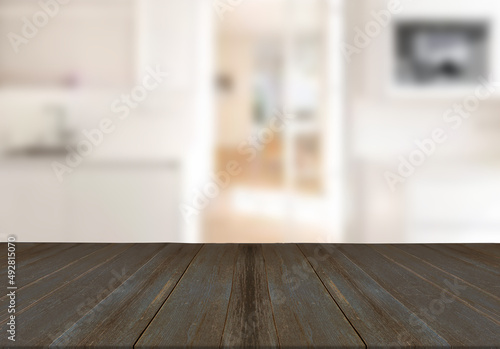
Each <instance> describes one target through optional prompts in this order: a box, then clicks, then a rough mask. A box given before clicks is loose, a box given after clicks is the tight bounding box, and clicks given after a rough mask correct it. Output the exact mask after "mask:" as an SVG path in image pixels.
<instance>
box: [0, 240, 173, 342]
mask: <svg viewBox="0 0 500 349" xmlns="http://www.w3.org/2000/svg"><path fill="white" fill-rule="evenodd" d="M162 248H163V245H161V244H139V245H134V246H132V247H131V248H129V249H126V250H125V251H124V252H122V253H120V254H118V255H117V256H115V257H114V258H113V259H111V260H109V261H108V262H107V263H103V264H101V265H100V266H99V267H97V268H94V269H93V270H91V271H90V272H88V273H86V274H84V275H83V276H82V277H80V278H77V279H75V280H73V282H70V283H68V284H66V285H64V286H63V287H60V288H58V289H57V290H56V291H55V292H52V293H50V294H49V295H48V296H47V297H45V298H43V299H41V300H39V301H38V302H36V303H35V304H34V305H33V306H31V307H28V308H26V309H25V310H24V311H20V312H16V313H17V322H18V323H19V324H22V326H18V329H17V332H18V333H17V338H18V339H19V341H16V344H17V345H21V346H31V347H33V346H47V345H49V344H50V343H52V342H53V341H54V340H55V339H56V338H57V337H59V336H60V335H61V334H62V333H64V332H65V331H66V330H67V329H68V328H70V327H71V326H73V324H74V323H76V322H77V321H78V320H79V319H80V318H81V317H82V316H83V315H84V314H85V308H86V306H88V305H90V306H91V307H93V306H95V304H98V303H99V302H100V301H101V300H102V299H104V298H105V297H106V296H107V295H109V294H110V293H112V292H113V291H114V290H115V289H116V288H117V287H119V286H120V285H121V284H122V283H123V282H125V280H126V279H128V278H129V277H130V276H131V275H133V274H134V273H135V272H136V271H137V270H138V269H139V268H141V267H142V266H143V265H144V264H145V263H147V262H148V261H149V260H150V259H151V258H153V257H154V256H155V255H156V254H157V253H158V252H159V251H160V250H161V249H162ZM6 340H7V339H6V337H2V338H0V346H5V345H6V344H7V343H6Z"/></svg>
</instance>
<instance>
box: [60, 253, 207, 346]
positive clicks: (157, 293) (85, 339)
mask: <svg viewBox="0 0 500 349" xmlns="http://www.w3.org/2000/svg"><path fill="white" fill-rule="evenodd" d="M200 248H201V245H182V244H169V245H166V246H165V247H164V248H163V249H162V250H161V251H160V252H158V253H157V254H156V255H155V256H154V257H153V258H152V259H151V260H150V261H149V262H147V263H146V264H145V265H144V266H142V267H141V268H140V269H138V270H137V271H136V272H135V273H134V274H133V275H132V276H131V277H130V278H128V279H127V280H126V281H125V282H124V283H123V284H121V285H120V286H119V287H118V288H116V289H115V290H114V291H113V292H112V293H111V294H109V295H108V296H107V297H106V298H105V299H104V300H103V301H102V302H100V303H99V304H97V305H96V306H95V307H94V308H92V309H91V310H90V311H89V312H88V313H87V314H85V315H84V316H83V317H82V318H81V319H80V320H78V322H76V323H75V324H74V325H73V326H72V327H71V328H69V329H68V330H67V331H66V332H65V333H63V334H62V335H61V336H60V337H59V338H57V339H56V340H55V341H54V342H53V343H52V345H53V346H65V347H66V346H85V347H87V346H94V347H112V346H120V347H132V346H133V345H134V344H135V342H136V341H137V339H138V338H139V336H140V335H141V333H142V332H143V330H144V329H145V328H146V326H147V325H148V324H149V322H150V321H151V320H152V318H153V316H154V315H155V314H156V312H157V311H158V309H159V308H160V306H161V305H162V304H163V302H164V301H165V299H166V298H167V297H168V295H169V294H170V292H171V291H172V290H173V288H174V286H175V285H176V284H177V282H178V281H179V279H180V277H181V276H182V274H183V273H184V271H185V270H186V268H187V267H188V265H189V263H190V262H191V261H192V260H193V258H194V256H195V255H196V253H197V252H198V251H199V250H200Z"/></svg>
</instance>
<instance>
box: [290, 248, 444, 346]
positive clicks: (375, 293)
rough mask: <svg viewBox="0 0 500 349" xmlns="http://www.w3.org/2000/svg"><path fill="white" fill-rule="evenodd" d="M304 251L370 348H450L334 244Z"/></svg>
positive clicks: (303, 249)
mask: <svg viewBox="0 0 500 349" xmlns="http://www.w3.org/2000/svg"><path fill="white" fill-rule="evenodd" d="M299 247H300V249H301V250H302V251H303V252H304V255H305V256H306V257H307V259H308V260H309V261H310V263H311V265H312V266H313V267H314V269H315V270H316V272H317V274H318V276H319V277H320V278H321V280H322V281H323V283H324V284H325V286H326V288H327V289H328V291H329V292H330V294H331V295H332V297H333V298H334V299H335V300H336V301H337V303H338V304H339V306H340V308H341V309H342V311H343V312H344V313H345V314H346V316H347V317H348V318H349V319H350V321H351V323H352V325H353V326H354V328H356V330H357V331H358V333H359V334H360V336H361V337H362V338H363V340H364V342H365V343H366V344H367V346H368V348H386V347H391V346H398V347H404V346H411V347H425V348H432V347H442V348H444V347H449V344H448V343H447V342H446V341H445V340H444V339H443V338H442V337H440V336H439V335H438V334H437V333H436V332H435V331H434V330H433V329H432V328H430V327H429V326H427V324H426V323H425V322H424V321H422V320H421V319H419V318H418V317H416V316H415V314H414V313H413V312H411V311H410V310H409V309H408V308H406V307H405V306H404V305H403V304H402V303H401V302H399V301H398V300H397V299H396V298H394V297H393V296H392V295H391V294H390V293H389V292H388V291H387V290H385V289H384V288H383V287H381V286H380V285H379V284H378V283H377V282H376V281H375V280H374V279H372V278H371V277H370V276H369V275H368V274H367V273H365V272H364V271H363V270H362V269H361V268H360V267H359V266H357V265H356V264H355V263H353V262H352V261H351V260H350V259H349V258H347V257H346V256H345V255H344V254H343V253H342V252H340V251H339V250H338V249H337V248H336V247H335V246H333V245H326V246H324V245H318V244H300V245H299Z"/></svg>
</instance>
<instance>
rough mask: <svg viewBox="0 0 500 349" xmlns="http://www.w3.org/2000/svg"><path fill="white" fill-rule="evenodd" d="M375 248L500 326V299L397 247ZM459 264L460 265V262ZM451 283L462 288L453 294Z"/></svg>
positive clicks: (379, 246) (383, 246)
mask: <svg viewBox="0 0 500 349" xmlns="http://www.w3.org/2000/svg"><path fill="white" fill-rule="evenodd" d="M373 248H374V249H375V250H376V251H378V252H379V253H380V254H382V255H383V256H385V257H386V258H387V259H389V260H390V261H391V262H393V263H395V264H398V265H400V266H402V267H403V268H406V269H407V270H408V271H410V272H412V273H414V274H415V275H418V276H420V277H422V278H424V279H425V280H427V281H429V282H430V283H432V284H433V285H435V286H437V287H439V288H441V289H445V290H447V291H448V293H449V295H450V297H453V298H454V299H455V300H458V301H461V302H463V303H465V304H467V305H468V306H470V307H471V308H474V309H475V310H477V311H478V312H480V313H482V314H483V315H484V316H487V317H489V318H490V319H491V320H493V321H494V322H496V323H497V324H498V325H500V297H497V296H495V295H492V294H490V293H488V292H485V291H484V290H482V289H481V288H480V287H477V286H476V285H474V284H471V283H469V282H467V281H466V280H464V279H462V278H459V277H458V276H456V275H454V274H451V273H449V272H447V271H444V270H442V269H439V268H436V267H434V266H433V265H432V264H430V263H428V262H427V261H425V260H423V259H420V258H417V257H415V256H414V255H411V254H408V253H406V252H404V251H402V249H401V248H397V246H387V245H375V246H373ZM462 263H464V264H465V263H467V264H469V263H468V262H465V261H462ZM458 264H459V265H460V262H459V263H458ZM497 278H498V280H500V276H498V275H497ZM450 283H451V284H454V283H457V284H459V285H461V286H460V288H458V289H457V291H456V292H453V290H452V289H450ZM451 299H452V298H450V301H451Z"/></svg>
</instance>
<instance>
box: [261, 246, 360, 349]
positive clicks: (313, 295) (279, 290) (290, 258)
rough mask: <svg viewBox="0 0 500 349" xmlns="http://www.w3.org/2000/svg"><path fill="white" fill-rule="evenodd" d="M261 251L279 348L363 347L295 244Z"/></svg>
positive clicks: (269, 247) (266, 248)
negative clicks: (262, 252)
mask: <svg viewBox="0 0 500 349" xmlns="http://www.w3.org/2000/svg"><path fill="white" fill-rule="evenodd" d="M263 251H264V259H265V263H266V270H267V277H268V283H269V292H270V295H271V302H272V305H273V310H274V318H275V321H276V327H277V330H278V337H279V341H280V345H281V346H282V347H329V348H345V347H351V348H364V347H365V345H364V343H363V341H362V340H361V339H360V338H359V336H358V334H357V333H356V331H355V330H354V329H353V328H352V326H351V325H350V323H349V321H348V320H347V319H346V318H345V316H344V315H343V314H342V312H341V310H340V309H339V307H338V306H337V304H336V303H335V302H334V300H333V299H332V297H331V296H330V294H329V293H328V291H327V290H326V288H325V287H324V286H323V284H322V283H321V281H320V280H319V279H318V278H317V276H316V273H315V272H314V270H313V269H312V268H311V266H310V264H309V263H308V262H307V260H306V259H305V257H304V255H303V254H302V252H301V251H300V250H299V248H298V247H297V246H296V245H294V244H291V245H264V246H263Z"/></svg>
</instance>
